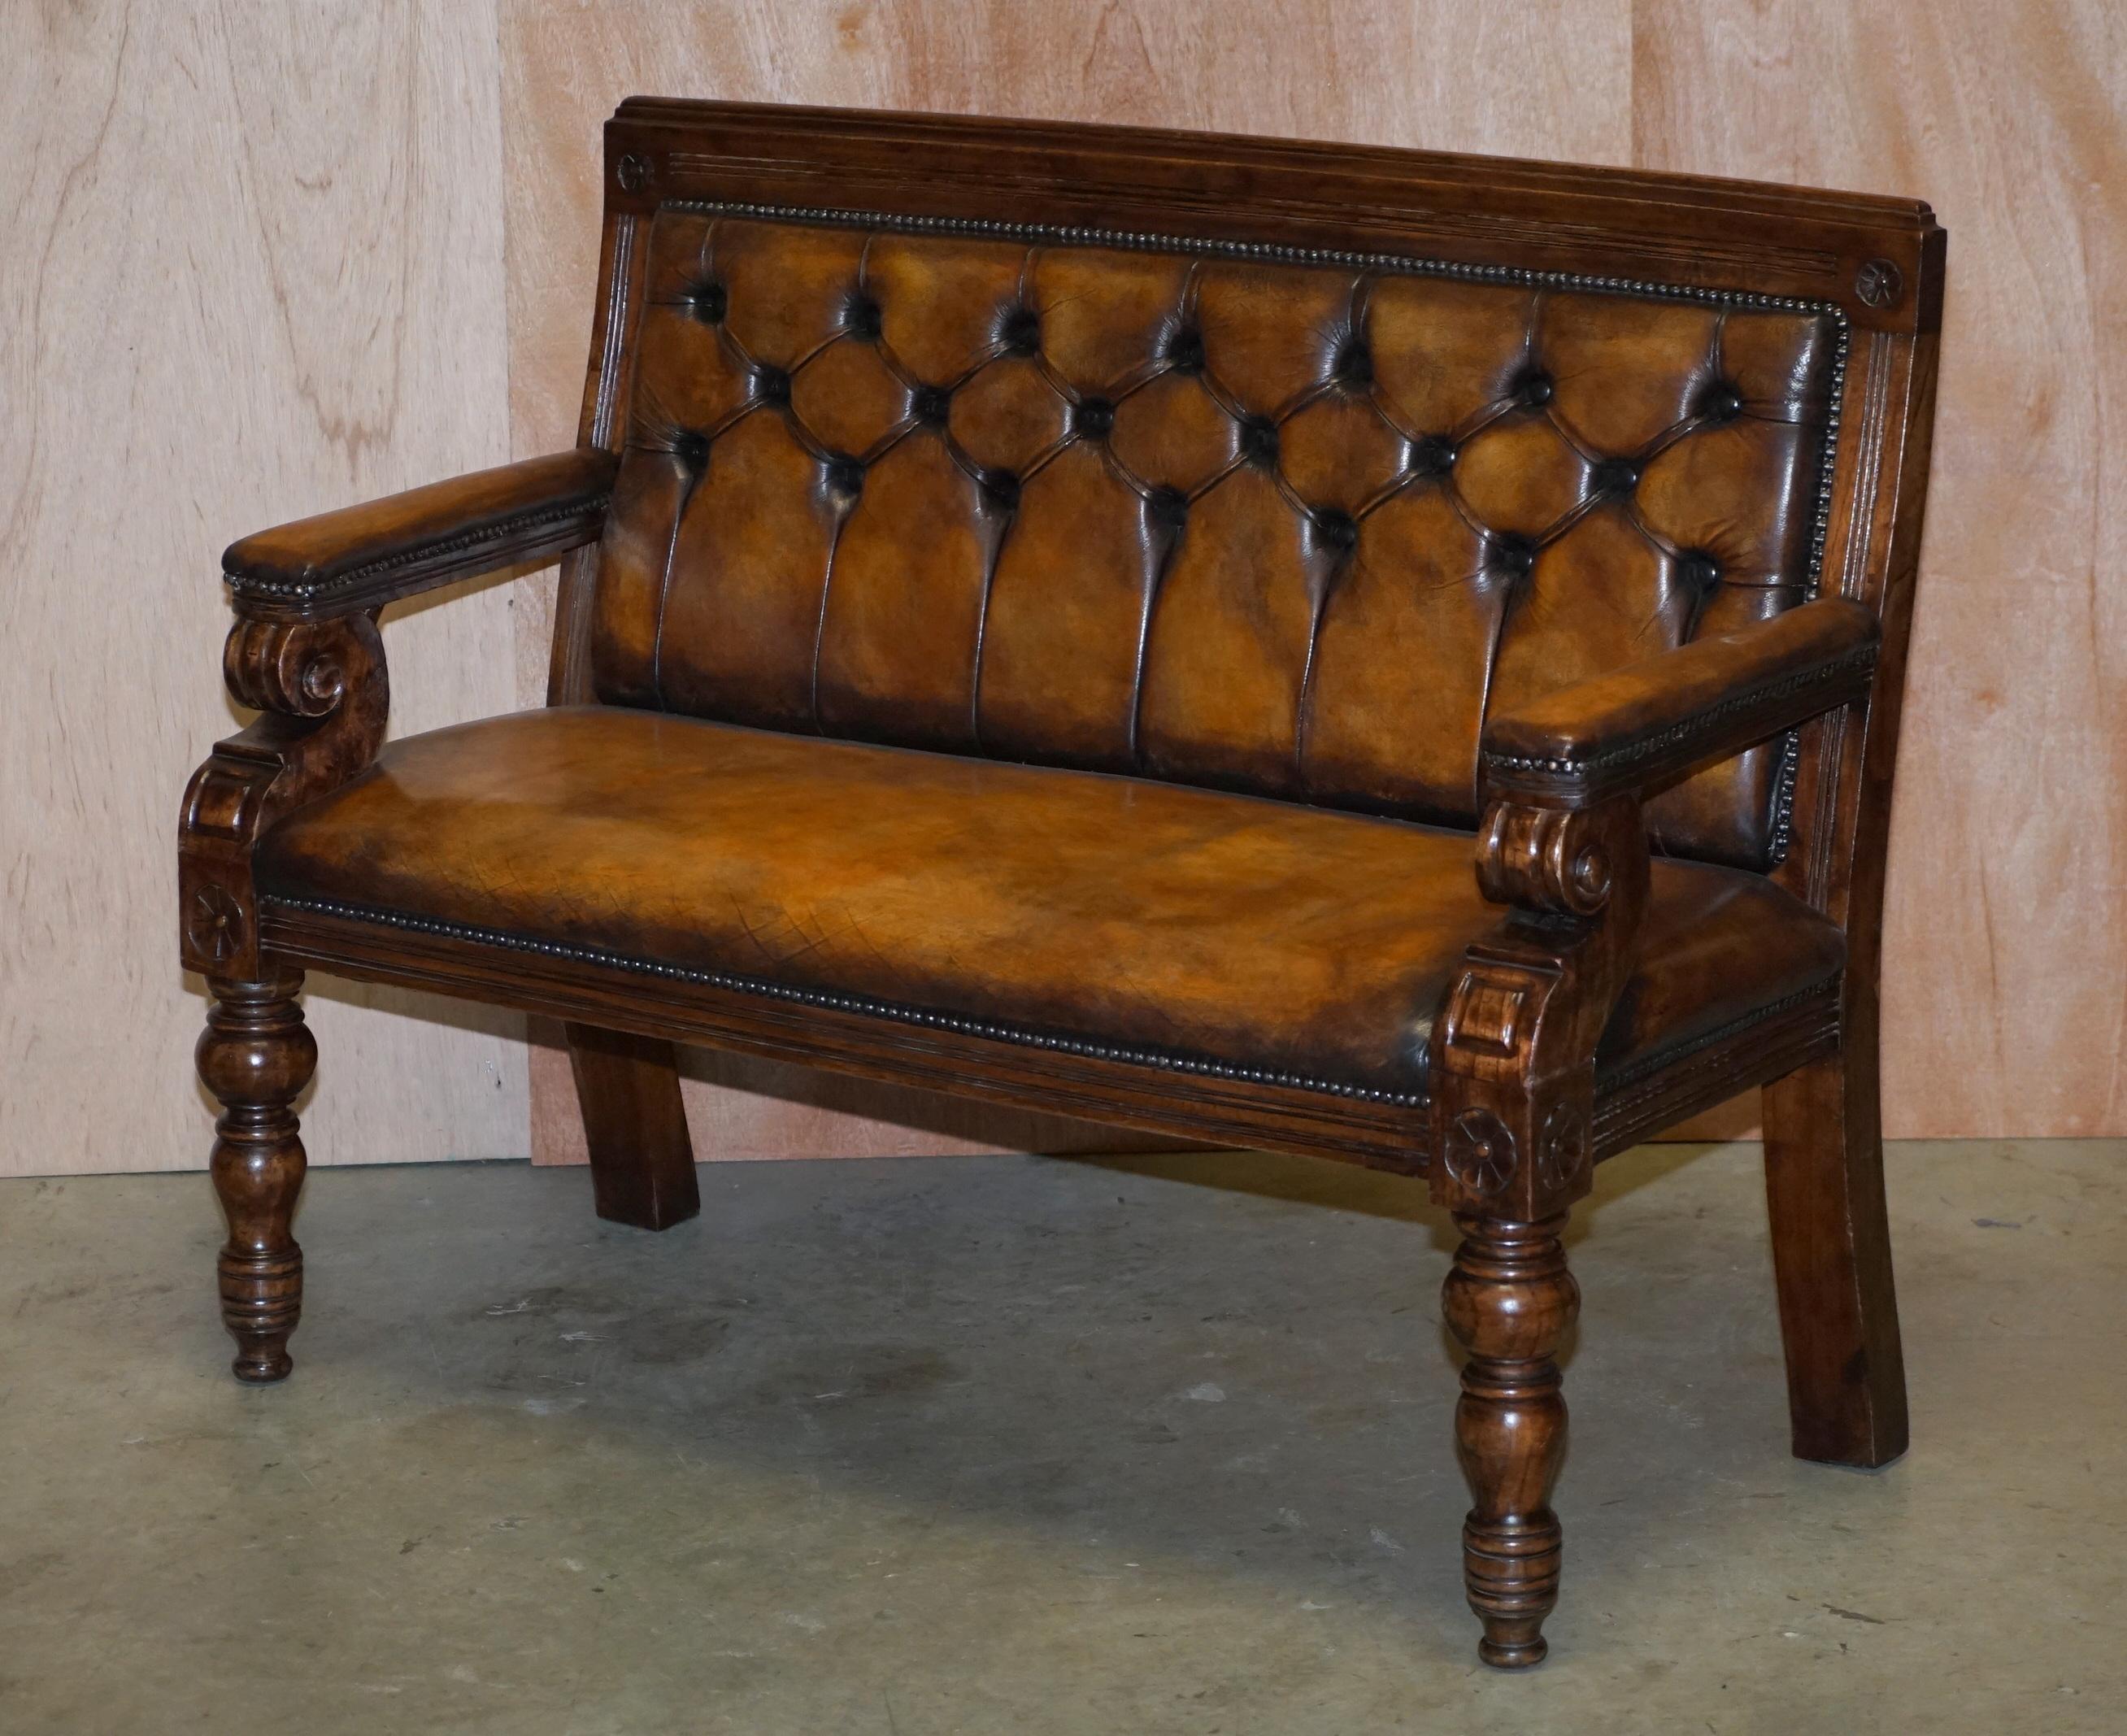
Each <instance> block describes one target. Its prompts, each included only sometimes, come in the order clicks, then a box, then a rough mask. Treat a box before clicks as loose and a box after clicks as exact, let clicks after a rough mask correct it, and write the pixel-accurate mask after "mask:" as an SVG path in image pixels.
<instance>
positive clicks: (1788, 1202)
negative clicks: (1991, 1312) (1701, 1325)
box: [1765, 1037, 1906, 1468]
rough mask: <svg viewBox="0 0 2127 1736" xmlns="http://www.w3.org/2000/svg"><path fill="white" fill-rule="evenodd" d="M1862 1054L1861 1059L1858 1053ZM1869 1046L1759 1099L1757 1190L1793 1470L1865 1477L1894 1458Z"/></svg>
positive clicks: (1892, 1353) (1900, 1417)
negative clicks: (1766, 1235) (1761, 1147)
mask: <svg viewBox="0 0 2127 1736" xmlns="http://www.w3.org/2000/svg"><path fill="white" fill-rule="evenodd" d="M1863 1051H1865V1052H1863ZM1875 1059H1876V1057H1875V1046H1874V1043H1873V1042H1869V1043H1866V1044H1860V1043H1856V1042H1855V1041H1854V1040H1853V1039H1852V1038H1851V1037H1850V1039H1849V1042H1848V1046H1847V1047H1846V1048H1845V1049H1844V1050H1842V1051H1840V1053H1838V1054H1836V1055H1830V1056H1827V1057H1826V1059H1824V1060H1818V1061H1812V1062H1811V1063H1810V1064H1809V1065H1807V1066H1806V1067H1801V1068H1798V1069H1797V1070H1795V1071H1794V1072H1793V1073H1790V1074H1788V1076H1787V1077H1786V1078H1784V1079H1779V1080H1776V1081H1775V1082H1774V1083H1773V1084H1769V1085H1768V1086H1766V1087H1765V1188H1766V1198H1767V1201H1768V1204H1769V1210H1770V1215H1771V1219H1772V1231H1773V1268H1774V1274H1775V1275H1776V1277H1777V1279H1778V1282H1779V1299H1780V1336H1781V1339H1782V1340H1783V1341H1784V1343H1785V1345H1786V1347H1787V1362H1788V1411H1789V1414H1790V1415H1791V1416H1792V1417H1793V1424H1794V1450H1795V1456H1796V1457H1797V1458H1798V1459H1818V1460H1821V1461H1822V1462H1824V1463H1827V1464H1841V1465H1856V1466H1863V1467H1869V1468H1874V1467H1875V1466H1878V1465H1884V1464H1888V1463H1890V1462H1891V1461H1892V1460H1893V1459H1896V1458H1897V1456H1898V1455H1899V1454H1902V1453H1903V1452H1904V1451H1905V1450H1906V1369H1905V1357H1904V1353H1903V1351H1902V1349H1901V1347H1900V1345H1899V1340H1898V1301H1897V1293H1896V1291H1895V1289H1894V1288H1893V1285H1892V1282H1891V1231H1890V1224H1889V1221H1888V1216H1887V1213H1886V1210H1885V1207H1884V1202H1883V1127H1882V1118H1881V1113H1880V1111H1879V1109H1878V1099H1877V1089H1876V1066H1875Z"/></svg>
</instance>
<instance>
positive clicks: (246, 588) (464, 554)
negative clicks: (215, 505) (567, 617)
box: [221, 447, 614, 619]
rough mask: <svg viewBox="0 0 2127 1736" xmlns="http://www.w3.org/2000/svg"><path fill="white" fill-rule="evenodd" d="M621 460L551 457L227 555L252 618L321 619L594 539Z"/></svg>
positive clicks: (299, 528)
mask: <svg viewBox="0 0 2127 1736" xmlns="http://www.w3.org/2000/svg"><path fill="white" fill-rule="evenodd" d="M613 471H614V460H613V454H612V453H606V452H599V451H598V450H597V449H595V448H591V447H577V448H574V449H573V450H571V451H569V452H557V453H548V454H547V456H546V457H544V458H526V459H524V460H523V461H522V462H519V463H515V464H504V465H500V466H498V467H495V469H493V470H476V471H475V472H472V473H471V475H469V476H462V477H452V479H451V480H450V481H447V482H431V483H429V484H428V485H427V486H424V487H420V488H410V489H408V490H407V491H405V493H404V494H396V495H391V496H386V498H385V499H383V500H371V501H367V502H366V503H364V504H363V505H359V506H346V507H342V508H340V509H339V510H337V511H334V512H323V513H320V514H319V515H317V516H316V517H315V518H310V519H297V520H296V522H295V523H293V524H282V525H280V526H278V527H277V528H276V529H272V530H262V531H259V532H258V533H256V534H253V535H251V536H248V537H245V538H243V540H242V541H240V542H237V543H231V544H230V547H229V548H228V549H227V551H226V552H225V553H224V554H223V555H222V557H221V567H222V572H223V575H224V576H225V577H226V578H227V579H228V581H229V586H230V591H232V592H234V595H236V597H237V599H238V600H239V601H240V602H241V603H242V604H243V605H244V606H245V608H246V609H247V611H248V612H249V613H252V614H258V615H262V616H273V615H280V616H286V617H291V618H297V619H320V618H324V617H329V616H332V615H336V614H349V613H352V612H353V611H354V610H357V609H373V608H375V607H377V605H379V604H381V603H385V602H388V601H390V600H391V599H392V598H393V597H396V596H403V595H408V594H409V593H410V592H413V591H421V590H425V589H427V588H428V587H429V586H433V585H435V584H438V583H441V582H443V581H447V580H449V579H453V578H462V577H465V576H467V575H468V574H472V573H481V572H494V571H495V569H496V568H497V567H507V566H509V565H511V564H513V563H514V562H519V561H535V560H547V559H551V558H552V557H553V556H555V555H557V554H559V553H561V552H562V551H563V550H564V549H568V548H576V547H578V546H580V544H582V543H587V542H590V541H591V540H592V539H594V538H595V537H596V536H597V535H598V534H599V529H600V528H601V527H602V526H603V525H604V522H605V510H606V503H607V500H608V498H609V496H610V495H611V493H612V490H613Z"/></svg>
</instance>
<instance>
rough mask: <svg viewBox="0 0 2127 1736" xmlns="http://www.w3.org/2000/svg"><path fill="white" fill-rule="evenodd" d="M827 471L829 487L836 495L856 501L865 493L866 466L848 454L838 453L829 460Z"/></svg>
mask: <svg viewBox="0 0 2127 1736" xmlns="http://www.w3.org/2000/svg"><path fill="white" fill-rule="evenodd" d="M864 482H865V468H864V466H863V464H862V463H860V462H859V461H858V460H856V459H855V458H851V457H850V455H849V454H848V453H846V452H842V453H836V454H835V456H834V457H832V458H830V459H828V460H827V486H828V488H829V489H831V491H833V492H834V493H836V494H838V495H846V496H848V497H849V498H850V499H851V500H855V498H856V497H857V496H859V495H860V494H862V493H863V492H864Z"/></svg>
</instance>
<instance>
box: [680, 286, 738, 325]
mask: <svg viewBox="0 0 2127 1736" xmlns="http://www.w3.org/2000/svg"><path fill="white" fill-rule="evenodd" d="M730 303H731V298H730V296H727V294H726V293H725V292H724V287H723V285H722V284H721V283H697V284H695V285H694V287H692V288H691V289H689V291H688V292H687V311H688V312H689V313H691V314H692V315H694V317H695V318H696V319H698V320H700V321H701V322H702V323H703V325H716V324H717V323H718V321H719V320H722V318H723V316H724V311H725V309H726V308H727V307H728V306H730Z"/></svg>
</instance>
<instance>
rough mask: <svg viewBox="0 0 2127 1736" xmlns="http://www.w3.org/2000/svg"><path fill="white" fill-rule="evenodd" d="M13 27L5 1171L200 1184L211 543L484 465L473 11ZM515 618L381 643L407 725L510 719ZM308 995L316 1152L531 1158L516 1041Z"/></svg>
mask: <svg viewBox="0 0 2127 1736" xmlns="http://www.w3.org/2000/svg"><path fill="white" fill-rule="evenodd" d="M5 17H6V21H7V25H6V31H5V44H6V55H5V56H4V59H0V90H4V93H5V100H4V102H0V165H4V166H0V185H4V188H5V197H4V199H0V208H4V210H5V211H6V212H7V233H6V238H5V239H6V244H5V246H4V248H0V406H4V410H0V524H3V525H4V526H5V535H6V539H7V540H6V553H5V556H4V558H0V631H4V634H5V638H6V643H7V647H8V663H7V674H6V676H4V677H0V888H4V894H0V896H4V906H0V909H4V915H0V1173H17V1174H23V1173H27V1174H51V1173H65V1172H82V1171H92V1170H104V1169H170V1168H178V1167H194V1166H198V1165H201V1164H204V1163H205V1161H206V1153H207V1146H208V1142H209V1141H210V1139H211V1115H210V1112H209V1110H208V1109H207V1108H206V1104H205V1103H204V1102H203V1101H202V1099H201V1097H200V1095H199V1094H198V1093H197V1089H196V1087H195V1085H194V1084H193V1081H192V1042H193V1040H194V1038H195V1037H196V1036H197V1034H198V1032H199V1028H200V1023H201V1015H202V1012H203V1003H202V1002H201V999H200V998H199V995H198V993H197V984H188V983H187V981H186V979H184V978H183V977H182V975H180V973H179V971H178V965H177V944H176V923H177V918H176V886H175V862H176V843H175V832H176V821H177V808H178V794H179V792H180V791H181V790H182V788H183V786H184V780H185V778H186V776H187V773H188V772H189V771H191V769H192V766H194V765H195V764H196V763H197V761H199V760H201V758H202V757H204V756H205V753H206V748H207V747H208V745H209V744H210V743H211V742H212V741H213V740H214V739H215V738H216V737H217V736H220V735H225V734H227V733H230V728H231V725H232V721H233V720H232V715H231V713H230V709H229V707H228V705H227V704H226V702H225V699H224V697H223V694H222V687H221V679H220V648H221V640H222V636H223V633H224V632H225V629H226V627H227V624H228V614H227V611H226V608H225V604H224V602H223V600H222V595H221V590H220V583H219V574H220V551H221V548H222V546H223V544H224V543H226V542H228V541H229V540H230V538H232V537H234V536H235V535H237V534H241V533H242V532H244V531H247V530H251V529H259V528H261V527H263V526H264V525H265V524H269V523H272V522H275V521H277V520H279V519H286V518H291V517H294V516H296V515H299V514H301V513H306V512H311V511H315V510H320V509H321V508H323V507H325V506H328V505H339V504H343V503H345V502H348V501H351V500H357V499H359V498H362V497H363V496H369V495H373V494H378V493H382V492H386V491H389V490H391V489H393V488H396V487H400V486H405V485H408V484H410V483H414V482H418V481H427V480H430V479H432V478H433V477H438V476H442V475H446V474H448V473H450V472H453V471H459V470H466V469H470V468H472V467H476V466H478V465H481V464H486V463H495V462H500V460H501V459H502V458H505V456H506V454H507V450H508V443H509V440H508V421H507V408H508V407H507V398H506V392H507V380H506V368H507V358H506V355H505V349H504V343H505V331H504V326H503V305H502V298H501V293H500V292H501V282H502V227H501V206H500V197H499V187H500V178H501V160H500V149H501V133H500V121H499V116H498V114H497V92H498V87H499V81H498V75H497V69H496V66H495V19H494V15H493V12H492V10H491V8H490V7H487V6H485V5H469V4H464V3H462V0H433V3H430V4H412V3H395V4H372V5H366V6H361V7H358V6H355V5H353V4H348V5H345V6H342V7H336V8H332V9H327V8H324V7H285V8H284V7H267V6H263V5H260V6H245V7H234V8H226V9H225V8H220V7H207V6H204V5H202V6H199V7H183V6H178V5H174V4H151V3H141V4H138V5H134V6H130V7H129V6H124V5H119V4H104V5H96V4H88V5H68V6H60V5H52V6H47V7H36V6H34V5H32V6H24V5H22V4H19V3H14V4H9V5H8V6H7V7H6V9H5ZM510 617H511V600H510V598H509V595H508V594H507V593H506V592H505V591H491V592H490V593H488V594H486V595H479V596H473V597H467V598H462V599H460V600H456V601H452V602H450V603H448V604H440V603H439V604H435V605H431V606H429V607H428V608H425V609H423V610H422V611H421V618H420V619H419V620H418V621H406V622H404V623H401V624H399V625H398V626H396V627H391V628H387V630H386V638H387V639H388V640H389V641H390V643H391V657H392V663H393V668H392V676H393V685H394V688H395V690H396V694H397V695H399V696H400V704H399V706H398V717H397V719H396V722H397V723H398V724H399V726H400V728H430V727H433V726H434V725H436V724H438V723H445V722H448V721H451V720H452V719H455V718H457V717H459V716H462V715H469V714H476V713H480V712H486V711H495V710H500V709H508V707H509V705H510V704H512V702H513V700H514V693H513V691H512V682H511V673H510V670H509V663H508V658H507V654H506V651H505V647H507V646H508V644H509V639H510V633H511V627H510ZM314 980H316V981H318V982H319V988H318V990H317V992H316V993H315V994H313V995H312V996H311V997H310V1017H311V1019H312V1022H313V1023H314V1024H315V1027H316V1028H317V1032H318V1036H319V1040H320V1049H321V1050H322V1051H323V1060H322V1063H321V1065H320V1069H319V1073H318V1084H319V1090H318V1092H317V1094H316V1097H315V1102H314V1103H313V1105H312V1106H311V1108H310V1110H309V1111H308V1112H307V1114H306V1127H305V1130H304V1131H305V1134H306V1137H307V1138H308V1140H309V1143H310V1153H311V1155H312V1158H313V1159H314V1160H316V1161H319V1162H322V1163H333V1162H339V1161H344V1160H369V1159H394V1160H405V1159H419V1158H442V1157H457V1156H492V1155H509V1154H517V1155H521V1154H522V1152H523V1150H524V1143H525V1115H526V1101H527V1099H526V1084H525V1062H524V1050H523V1043H522V1042H521V1041H519V1032H518V1030H517V1027H516V1022H515V1021H514V1020H509V1019H505V1018H503V1017H498V1016H492V1015H488V1014H485V1013H467V1012H465V1011H461V1010H459V1009H457V1008H456V1007H454V1006H452V1005H450V1004H448V1003H440V1002H429V1001H422V1000H416V999H415V998H411V997H407V996H403V995H399V994H386V993H382V992H371V991H362V990H358V989H353V988H352V987H350V986H335V985H332V984H324V983H323V982H322V980H321V979H314ZM407 1015H411V1016H407Z"/></svg>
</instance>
